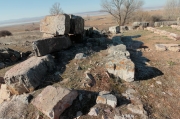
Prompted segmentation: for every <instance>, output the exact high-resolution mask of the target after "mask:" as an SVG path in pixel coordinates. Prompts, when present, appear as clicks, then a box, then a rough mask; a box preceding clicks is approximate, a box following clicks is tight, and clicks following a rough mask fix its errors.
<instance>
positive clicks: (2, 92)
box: [0, 84, 11, 104]
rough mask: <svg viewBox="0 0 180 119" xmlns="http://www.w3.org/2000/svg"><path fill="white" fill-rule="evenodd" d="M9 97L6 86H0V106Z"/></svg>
mask: <svg viewBox="0 0 180 119" xmlns="http://www.w3.org/2000/svg"><path fill="white" fill-rule="evenodd" d="M10 96H11V94H10V91H9V90H8V89H7V85H6V84H2V85H1V88H0V104H1V103H2V102H4V101H5V100H7V99H9V98H10Z"/></svg>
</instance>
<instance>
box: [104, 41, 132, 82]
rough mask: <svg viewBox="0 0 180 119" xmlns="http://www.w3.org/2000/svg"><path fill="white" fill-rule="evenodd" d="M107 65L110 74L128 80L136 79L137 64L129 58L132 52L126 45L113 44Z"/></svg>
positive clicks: (109, 51)
mask: <svg viewBox="0 0 180 119" xmlns="http://www.w3.org/2000/svg"><path fill="white" fill-rule="evenodd" d="M108 53H109V55H108V56H107V58H106V59H107V60H106V64H105V67H106V69H107V71H108V72H109V73H110V74H113V75H115V76H117V77H119V78H121V79H123V80H125V81H127V82H132V81H134V74H135V65H134V63H133V62H132V61H131V59H129V57H130V53H129V52H128V51H127V50H126V46H125V45H122V44H121V45H117V46H112V47H110V49H109V50H108Z"/></svg>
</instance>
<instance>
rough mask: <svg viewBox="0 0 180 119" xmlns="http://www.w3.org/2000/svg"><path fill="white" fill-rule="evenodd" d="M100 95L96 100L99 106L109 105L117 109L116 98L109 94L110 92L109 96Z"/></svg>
mask: <svg viewBox="0 0 180 119" xmlns="http://www.w3.org/2000/svg"><path fill="white" fill-rule="evenodd" d="M103 93H104V94H103ZM99 94H100V95H99V96H98V97H97V99H96V103H97V104H107V105H110V106H111V107H113V108H115V107H116V105H117V98H116V96H114V95H112V94H109V92H107V94H106V93H105V92H100V93H99Z"/></svg>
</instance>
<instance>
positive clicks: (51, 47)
mask: <svg viewBox="0 0 180 119" xmlns="http://www.w3.org/2000/svg"><path fill="white" fill-rule="evenodd" d="M71 45H72V43H71V40H70V38H69V37H66V36H59V37H54V38H47V39H42V40H37V41H35V42H33V50H34V52H35V55H36V56H44V55H47V54H49V53H53V52H58V51H60V50H62V49H66V48H69V47H70V46H71Z"/></svg>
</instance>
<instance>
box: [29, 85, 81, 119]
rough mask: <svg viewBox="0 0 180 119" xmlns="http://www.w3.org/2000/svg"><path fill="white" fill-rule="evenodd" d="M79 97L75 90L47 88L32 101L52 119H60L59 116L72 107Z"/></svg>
mask: <svg viewBox="0 0 180 119" xmlns="http://www.w3.org/2000/svg"><path fill="white" fill-rule="evenodd" d="M77 96H78V92H77V91H75V90H69V89H66V88H62V87H53V86H47V87H46V88H45V89H44V90H43V91H42V92H41V93H40V94H39V95H38V96H37V97H36V98H35V99H34V100H33V101H32V104H33V105H34V106H35V107H37V108H38V109H39V110H40V111H41V112H42V113H44V114H45V115H47V116H48V117H49V118H50V119H59V116H60V115H61V114H62V113H63V112H64V110H65V109H67V108H68V107H69V106H71V105H72V103H73V100H74V99H76V97H77Z"/></svg>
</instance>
